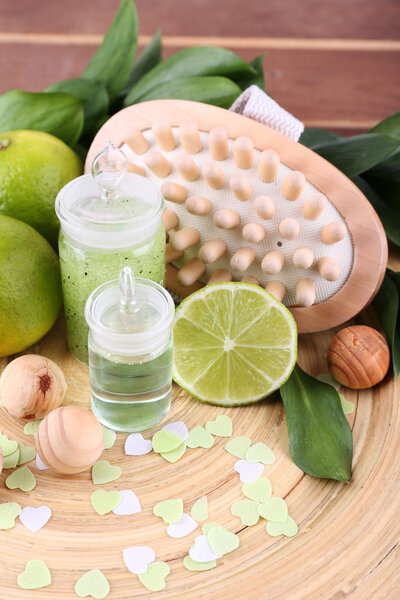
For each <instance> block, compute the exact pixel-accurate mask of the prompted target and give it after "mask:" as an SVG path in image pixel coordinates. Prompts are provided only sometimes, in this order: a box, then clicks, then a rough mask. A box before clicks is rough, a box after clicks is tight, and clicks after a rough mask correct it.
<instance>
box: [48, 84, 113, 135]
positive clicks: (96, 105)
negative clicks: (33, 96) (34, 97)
mask: <svg viewBox="0 0 400 600" xmlns="http://www.w3.org/2000/svg"><path fill="white" fill-rule="evenodd" d="M45 92H67V93H69V94H72V95H73V96H76V97H77V98H80V99H81V100H83V101H84V104H83V111H84V114H85V121H84V126H83V134H84V135H85V134H87V133H92V134H95V133H97V129H96V130H95V127H96V125H97V123H98V121H99V120H100V119H101V117H104V116H105V115H106V114H107V112H108V108H109V104H110V102H109V97H108V92H107V89H106V86H105V84H104V83H102V82H97V81H91V80H90V79H84V78H83V77H77V78H75V79H64V80H63V81H58V82H57V83H53V84H52V85H50V86H49V87H48V88H46V89H45Z"/></svg>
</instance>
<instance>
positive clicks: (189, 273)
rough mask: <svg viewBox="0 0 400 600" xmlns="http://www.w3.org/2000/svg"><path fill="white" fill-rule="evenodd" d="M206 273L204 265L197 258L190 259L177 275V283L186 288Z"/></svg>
mask: <svg viewBox="0 0 400 600" xmlns="http://www.w3.org/2000/svg"><path fill="white" fill-rule="evenodd" d="M205 272H206V265H205V264H204V263H203V261H202V260H200V259H199V258H192V259H191V260H189V262H187V263H186V265H185V266H184V267H182V268H181V269H179V271H178V274H177V276H176V277H177V280H178V282H179V283H180V284H181V285H183V286H185V287H187V286H189V285H193V283H195V281H197V280H198V278H199V277H201V276H202V275H204V273H205Z"/></svg>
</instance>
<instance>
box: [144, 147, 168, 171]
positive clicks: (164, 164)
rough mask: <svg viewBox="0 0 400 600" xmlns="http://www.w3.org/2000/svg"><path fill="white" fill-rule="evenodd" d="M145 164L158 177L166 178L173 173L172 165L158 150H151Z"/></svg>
mask: <svg viewBox="0 0 400 600" xmlns="http://www.w3.org/2000/svg"><path fill="white" fill-rule="evenodd" d="M144 162H145V163H146V167H148V168H149V169H150V171H153V173H154V174H155V175H157V177H166V176H167V175H169V174H170V173H171V168H172V167H171V163H170V162H169V161H168V160H167V159H166V158H165V156H164V155H163V154H161V152H158V150H149V152H148V153H147V154H146V156H145V159H144Z"/></svg>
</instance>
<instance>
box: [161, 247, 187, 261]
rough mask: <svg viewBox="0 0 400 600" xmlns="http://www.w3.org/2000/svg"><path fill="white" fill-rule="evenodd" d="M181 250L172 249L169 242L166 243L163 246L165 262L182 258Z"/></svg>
mask: <svg viewBox="0 0 400 600" xmlns="http://www.w3.org/2000/svg"><path fill="white" fill-rule="evenodd" d="M182 256H183V250H174V249H173V248H171V245H170V244H166V246H165V262H166V263H170V262H172V261H174V260H178V258H182Z"/></svg>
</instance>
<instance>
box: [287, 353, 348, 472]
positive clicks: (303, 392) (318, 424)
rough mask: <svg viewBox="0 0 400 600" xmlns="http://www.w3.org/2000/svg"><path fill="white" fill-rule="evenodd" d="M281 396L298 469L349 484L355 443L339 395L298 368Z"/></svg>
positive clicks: (292, 455) (291, 454)
mask: <svg viewBox="0 0 400 600" xmlns="http://www.w3.org/2000/svg"><path fill="white" fill-rule="evenodd" d="M280 392H281V396H282V400H283V404H284V407H285V413H286V421H287V427H288V434H289V451H290V456H291V457H292V459H293V460H294V462H295V463H296V465H297V466H298V467H300V469H302V470H303V471H305V472H306V473H308V474H309V475H312V476H313V477H320V478H323V479H337V480H338V481H345V482H348V481H349V480H350V477H351V462H352V455H353V440H352V435H351V429H350V426H349V424H348V422H347V419H346V417H345V416H344V413H343V409H342V405H341V402H340V398H339V394H338V393H337V391H336V390H335V389H334V388H333V387H332V386H330V385H328V384H327V383H323V382H322V381H318V379H314V377H311V376H310V375H307V373H305V372H304V371H303V370H302V369H300V367H299V366H298V365H296V366H295V368H294V371H293V372H292V374H291V376H290V377H289V379H288V381H287V382H286V383H285V384H284V385H283V386H282V387H281V389H280Z"/></svg>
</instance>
